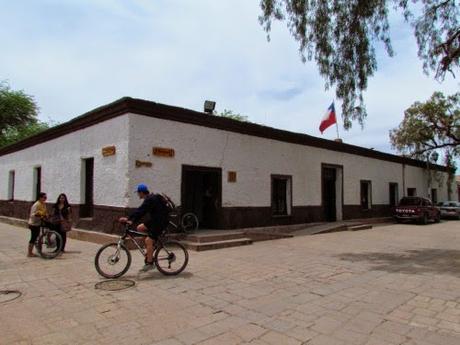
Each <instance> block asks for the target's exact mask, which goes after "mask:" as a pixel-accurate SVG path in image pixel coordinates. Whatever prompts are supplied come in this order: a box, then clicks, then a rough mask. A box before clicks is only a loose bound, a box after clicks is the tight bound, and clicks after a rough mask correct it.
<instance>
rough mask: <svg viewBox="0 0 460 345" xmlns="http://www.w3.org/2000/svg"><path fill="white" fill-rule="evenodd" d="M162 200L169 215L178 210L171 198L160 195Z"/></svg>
mask: <svg viewBox="0 0 460 345" xmlns="http://www.w3.org/2000/svg"><path fill="white" fill-rule="evenodd" d="M158 195H159V196H160V200H161V201H162V202H163V205H164V207H165V208H166V209H167V210H168V214H169V213H171V212H173V211H174V210H175V209H176V205H175V204H174V202H173V201H172V200H171V198H170V197H169V196H167V195H166V194H164V193H159V194H158Z"/></svg>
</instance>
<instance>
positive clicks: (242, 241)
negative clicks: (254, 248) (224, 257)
mask: <svg viewBox="0 0 460 345" xmlns="http://www.w3.org/2000/svg"><path fill="white" fill-rule="evenodd" d="M180 243H182V244H183V245H184V246H185V247H186V248H187V249H190V250H196V251H197V252H200V251H204V250H212V249H220V248H229V247H237V246H245V245H249V244H252V240H251V239H250V238H238V239H232V240H224V241H216V242H191V241H180Z"/></svg>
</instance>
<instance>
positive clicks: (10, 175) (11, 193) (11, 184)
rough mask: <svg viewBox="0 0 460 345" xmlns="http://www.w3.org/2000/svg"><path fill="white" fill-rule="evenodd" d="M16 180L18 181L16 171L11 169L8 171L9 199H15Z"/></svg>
mask: <svg viewBox="0 0 460 345" xmlns="http://www.w3.org/2000/svg"><path fill="white" fill-rule="evenodd" d="M15 181H16V171H15V170H10V171H9V172H8V189H7V192H8V195H7V200H8V201H13V200H14V187H15Z"/></svg>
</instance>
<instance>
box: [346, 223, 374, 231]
mask: <svg viewBox="0 0 460 345" xmlns="http://www.w3.org/2000/svg"><path fill="white" fill-rule="evenodd" d="M367 229H372V225H371V224H360V225H354V226H349V227H348V231H358V230H367Z"/></svg>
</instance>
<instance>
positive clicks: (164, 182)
mask: <svg viewBox="0 0 460 345" xmlns="http://www.w3.org/2000/svg"><path fill="white" fill-rule="evenodd" d="M433 168H434V169H435V170H436V171H437V174H438V175H439V176H441V177H442V178H441V180H442V181H441V182H440V180H439V178H438V179H433V178H428V173H427V170H426V163H424V162H421V161H416V160H412V159H408V158H403V157H400V156H395V155H391V154H386V153H382V152H378V151H375V150H370V149H366V148H362V147H358V146H354V145H348V144H344V143H340V142H335V141H330V140H325V139H320V138H316V137H312V136H309V135H305V134H298V133H292V132H287V131H283V130H278V129H274V128H269V127H265V126H261V125H257V124H252V123H244V122H239V121H235V120H231V119H227V118H222V117H218V116H212V115H208V114H206V113H200V112H195V111H192V110H188V109H184V108H178V107H173V106H167V105H163V104H158V103H154V102H149V101H145V100H139V99H133V98H122V99H120V100H118V101H116V102H114V103H111V104H108V105H105V106H102V107H100V108H97V109H94V110H92V111H90V112H88V113H86V114H83V115H82V116H79V117H77V118H75V119H73V120H71V121H69V122H66V123H64V124H62V125H59V126H57V127H54V128H51V129H49V130H47V131H45V132H43V133H40V134H38V135H36V136H33V137H31V138H28V139H26V140H23V141H21V142H18V143H16V144H13V145H11V146H8V147H5V148H3V149H0V215H4V216H11V217H18V218H26V217H27V215H28V211H29V207H30V205H31V203H32V202H33V201H34V200H35V199H36V197H37V194H38V193H39V192H40V191H45V192H46V193H47V194H48V199H49V200H48V201H49V202H54V201H55V199H56V198H57V196H58V194H59V193H66V194H67V196H68V198H69V201H70V203H71V204H72V205H73V206H74V214H75V215H76V218H77V219H76V220H77V222H78V223H79V226H82V227H86V228H93V229H96V230H100V231H104V232H112V231H113V229H114V220H116V219H117V218H118V217H119V216H121V215H124V214H126V213H127V211H128V210H129V209H131V208H134V207H137V206H138V205H139V203H140V200H139V199H138V198H137V195H136V194H135V193H134V190H135V187H136V185H137V184H138V183H141V182H142V183H146V184H147V185H148V186H150V187H151V190H152V191H154V192H155V191H161V192H164V193H166V194H168V195H169V196H170V197H171V198H172V199H173V200H174V201H175V202H176V204H178V205H181V206H182V209H183V210H184V211H193V212H195V213H197V215H198V216H199V218H200V221H201V224H202V226H203V227H205V228H222V229H229V228H238V227H250V226H268V225H275V224H296V223H307V222H316V221H325V220H329V221H334V220H342V219H355V218H366V217H381V216H388V215H390V214H391V206H392V205H394V204H395V203H396V202H397V200H398V199H399V198H401V197H402V196H405V195H420V196H427V197H431V198H433V199H435V200H438V201H442V200H447V199H449V198H448V191H447V185H446V181H447V169H446V168H445V167H442V166H438V165H437V166H434V167H433ZM454 183H455V182H454ZM452 190H455V186H453V188H452ZM455 197H456V196H455Z"/></svg>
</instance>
